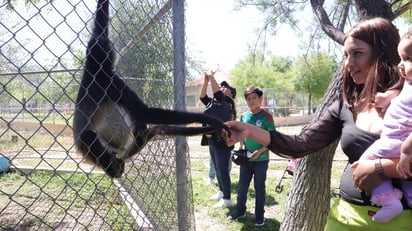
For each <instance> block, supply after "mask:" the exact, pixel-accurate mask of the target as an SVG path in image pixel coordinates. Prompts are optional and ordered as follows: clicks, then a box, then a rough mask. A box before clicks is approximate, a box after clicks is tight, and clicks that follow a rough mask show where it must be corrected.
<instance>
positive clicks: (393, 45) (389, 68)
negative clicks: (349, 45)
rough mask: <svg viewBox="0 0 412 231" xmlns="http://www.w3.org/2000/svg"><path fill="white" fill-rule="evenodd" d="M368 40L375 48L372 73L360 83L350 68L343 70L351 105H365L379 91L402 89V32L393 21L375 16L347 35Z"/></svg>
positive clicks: (345, 99) (345, 90)
mask: <svg viewBox="0 0 412 231" xmlns="http://www.w3.org/2000/svg"><path fill="white" fill-rule="evenodd" d="M348 37H352V38H354V39H359V40H361V41H363V42H365V43H367V44H368V45H369V46H370V48H371V51H372V54H371V60H370V68H369V73H368V76H367V78H366V81H365V84H362V85H357V84H355V82H354V81H353V79H352V77H351V76H350V73H349V72H348V70H347V68H345V69H344V73H343V99H344V101H345V103H347V104H349V106H354V105H357V106H359V108H364V107H365V106H366V105H367V103H368V102H369V101H370V100H372V99H374V97H375V95H376V93H377V92H385V91H387V90H389V89H395V88H396V89H401V88H402V83H403V79H402V78H401V77H400V75H399V74H398V70H397V65H398V63H399V62H400V58H399V55H398V52H397V47H398V43H399V41H400V37H399V32H398V29H397V28H396V26H395V25H393V24H392V22H391V21H389V20H387V19H384V18H372V19H368V20H365V21H361V22H359V23H358V24H356V25H354V26H353V27H352V28H351V29H350V30H349V31H348V32H347V33H346V34H345V36H344V38H343V41H346V39H347V38H348Z"/></svg>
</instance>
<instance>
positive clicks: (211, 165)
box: [209, 153, 232, 179]
mask: <svg viewBox="0 0 412 231" xmlns="http://www.w3.org/2000/svg"><path fill="white" fill-rule="evenodd" d="M209 155H210V158H209V159H210V161H209V178H210V179H215V177H216V168H215V164H214V163H213V160H212V153H210V154H209ZM231 170H232V161H230V160H229V174H230V171H231Z"/></svg>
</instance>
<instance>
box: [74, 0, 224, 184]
mask: <svg viewBox="0 0 412 231" xmlns="http://www.w3.org/2000/svg"><path fill="white" fill-rule="evenodd" d="M108 28H109V0H99V1H98V4H97V10H96V15H95V25H94V30H93V34H92V37H91V39H90V41H89V43H88V46H87V51H86V63H85V67H84V73H83V77H82V80H81V83H80V89H79V92H78V96H77V100H76V107H75V112H74V122H73V132H74V143H75V146H76V148H77V150H78V151H79V152H80V153H81V154H82V155H83V156H84V157H85V158H87V159H88V160H90V161H92V162H93V163H95V164H97V165H98V166H100V167H101V168H102V169H103V170H104V171H105V172H106V174H107V175H109V176H111V177H114V178H117V177H120V176H121V175H122V174H123V171H124V163H125V160H127V159H128V158H130V157H131V156H133V155H135V154H136V153H138V152H139V151H140V150H141V149H142V148H143V147H144V146H145V145H146V143H147V142H148V141H149V140H150V139H151V138H153V137H154V136H155V135H158V134H161V135H197V134H201V133H209V132H213V131H216V130H218V129H222V128H224V129H226V130H228V128H227V127H226V126H225V125H224V124H223V122H222V121H221V120H219V119H217V118H215V117H210V116H207V115H205V114H202V113H190V112H181V111H174V110H167V109H161V108H152V107H148V106H147V105H146V104H145V103H144V102H143V101H142V100H141V99H140V98H139V97H138V96H137V94H136V93H135V92H134V91H132V90H131V89H130V88H129V87H128V86H127V85H126V83H125V82H124V81H123V80H122V79H121V78H120V77H119V76H118V74H117V73H116V72H115V66H116V64H115V63H116V59H117V55H116V52H115V48H114V45H113V43H112V41H111V40H110V39H109V29H108ZM194 122H197V123H202V124H208V125H211V126H206V127H196V128H194V127H191V128H190V127H182V126H180V127H179V126H170V125H172V124H175V125H176V124H189V123H194ZM148 124H157V126H151V127H148V126H147V125H148ZM167 125H169V126H167Z"/></svg>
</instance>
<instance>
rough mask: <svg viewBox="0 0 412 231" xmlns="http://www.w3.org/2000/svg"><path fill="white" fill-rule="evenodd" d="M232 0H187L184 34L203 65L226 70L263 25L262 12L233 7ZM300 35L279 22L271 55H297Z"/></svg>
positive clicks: (243, 52)
mask: <svg viewBox="0 0 412 231" xmlns="http://www.w3.org/2000/svg"><path fill="white" fill-rule="evenodd" d="M233 2H234V1H233V0H207V1H206V0H187V2H186V3H187V8H186V37H187V41H186V43H187V46H188V47H189V52H190V51H191V50H192V51H193V52H200V53H199V54H196V57H198V58H200V59H202V60H203V61H204V62H205V63H206V67H205V68H207V67H209V66H212V67H213V66H216V65H219V66H220V69H221V70H222V71H225V72H229V71H230V70H231V69H233V67H234V66H235V64H236V63H237V62H238V61H239V60H240V59H243V58H244V57H245V56H246V55H247V48H248V44H253V43H254V41H255V39H256V33H255V32H254V30H255V29H256V28H258V27H260V26H261V25H262V22H263V18H262V15H261V14H260V13H259V12H258V10H256V9H255V7H247V8H244V9H242V10H240V11H236V10H234V5H233ZM298 46H299V39H298V37H297V35H296V34H295V33H294V32H293V31H292V30H291V29H289V28H288V27H287V26H282V27H281V28H280V30H279V31H278V34H277V36H276V37H275V38H273V39H271V40H270V46H269V49H270V50H271V51H272V53H273V54H274V55H279V56H296V54H297V53H298Z"/></svg>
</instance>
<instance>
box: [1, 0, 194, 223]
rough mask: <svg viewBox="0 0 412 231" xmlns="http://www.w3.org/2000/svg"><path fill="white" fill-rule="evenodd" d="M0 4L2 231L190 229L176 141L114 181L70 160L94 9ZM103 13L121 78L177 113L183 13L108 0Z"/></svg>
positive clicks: (178, 6) (70, 3)
mask: <svg viewBox="0 0 412 231" xmlns="http://www.w3.org/2000/svg"><path fill="white" fill-rule="evenodd" d="M0 4H1V5H0V174H1V176H0V229H1V230H52V229H56V230H193V229H195V225H194V215H193V203H192V191H191V188H192V187H191V181H190V171H189V163H188V158H187V155H188V152H187V145H186V140H185V139H184V138H182V139H181V138H177V139H172V138H164V137H160V138H158V139H156V140H153V141H151V142H149V144H148V145H147V146H146V147H145V148H144V150H142V151H141V152H140V153H138V154H137V155H136V156H135V157H134V158H133V159H132V160H131V161H129V162H128V163H127V164H126V169H125V174H124V175H123V176H122V177H121V178H119V179H117V180H112V179H110V178H108V177H107V176H106V175H104V174H103V173H102V171H101V170H100V169H98V168H96V167H95V166H93V165H89V164H87V163H85V162H84V160H83V158H82V157H81V156H80V155H78V154H77V153H76V152H75V150H74V147H73V136H72V119H73V109H74V101H75V98H76V95H77V91H78V89H79V81H80V78H81V73H82V67H83V63H82V60H83V58H84V56H85V47H86V44H87V41H88V39H89V37H90V34H91V29H92V23H93V14H94V11H95V9H96V1H86V0H66V1H43V0H37V1H34V0H33V1H3V3H0ZM172 6H173V7H172ZM110 8H111V9H110V11H111V21H110V24H111V26H110V37H111V39H112V40H113V42H114V43H115V44H116V46H117V48H118V50H119V54H120V56H121V58H120V60H119V66H118V71H119V73H120V75H121V76H122V78H123V79H124V80H125V81H126V82H127V83H128V85H129V86H130V87H132V88H133V89H134V90H135V91H136V92H137V93H138V95H139V96H140V97H141V98H142V100H143V101H145V102H146V103H147V104H149V105H151V106H157V107H163V108H177V109H179V110H182V109H184V108H185V105H184V99H185V90H184V83H185V81H184V80H185V75H184V73H185V65H184V47H185V46H184V17H183V15H184V1H183V0H180V1H179V0H169V1H166V0H136V1H133V0H113V1H111V7H110ZM172 95H173V97H172ZM5 162H6V163H10V168H3V167H4V166H7V165H4V163H5ZM4 172H6V173H4Z"/></svg>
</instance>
